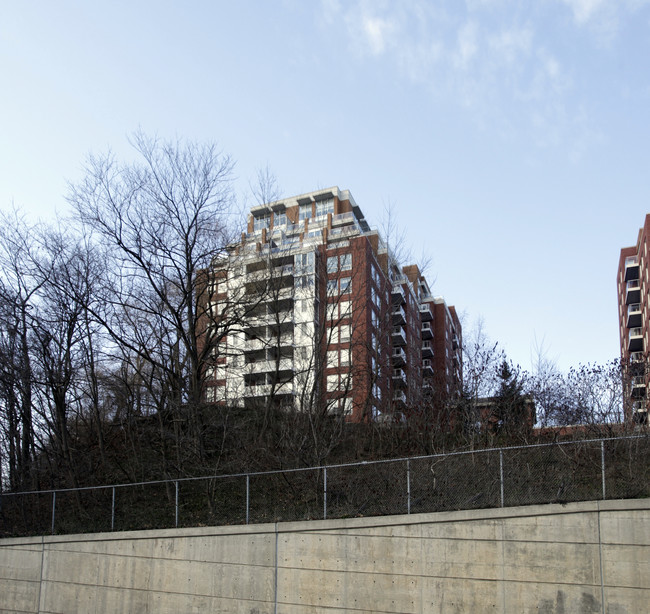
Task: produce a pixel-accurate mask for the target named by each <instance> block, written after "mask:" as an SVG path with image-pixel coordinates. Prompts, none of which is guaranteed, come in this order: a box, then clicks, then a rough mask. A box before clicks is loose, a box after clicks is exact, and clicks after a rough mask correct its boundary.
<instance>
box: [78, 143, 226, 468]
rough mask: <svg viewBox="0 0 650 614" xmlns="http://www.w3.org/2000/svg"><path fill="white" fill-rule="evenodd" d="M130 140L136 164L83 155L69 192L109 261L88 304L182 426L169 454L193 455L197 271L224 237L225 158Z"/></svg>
mask: <svg viewBox="0 0 650 614" xmlns="http://www.w3.org/2000/svg"><path fill="white" fill-rule="evenodd" d="M132 145H133V147H134V149H135V151H136V153H137V154H138V160H137V161H136V162H133V163H128V164H120V163H118V162H117V161H116V160H115V158H114V157H113V156H112V155H111V154H107V155H104V156H99V157H96V156H91V157H90V158H89V160H88V164H87V166H86V177H85V179H84V180H83V181H82V182H81V183H79V184H77V185H73V186H71V188H70V195H69V201H70V203H71V204H72V206H73V207H74V209H75V211H76V214H77V216H78V219H79V220H80V221H81V222H82V224H83V225H84V227H85V228H86V229H87V230H88V231H89V232H91V233H92V235H93V236H94V237H95V240H96V241H97V242H99V243H100V244H101V245H103V246H104V249H105V250H106V253H107V254H108V258H109V261H108V262H107V275H106V279H105V289H104V296H106V300H107V304H106V310H105V311H104V312H99V311H98V310H97V309H96V308H95V307H94V306H89V310H90V312H91V314H92V315H93V317H94V318H96V319H97V320H98V321H99V322H101V324H102V325H103V326H104V327H105V328H106V330H107V331H108V333H109V334H110V335H111V337H112V338H113V340H114V342H115V343H116V344H118V345H119V347H120V348H121V353H122V357H123V358H124V357H128V358H129V359H131V360H132V363H131V368H132V369H134V370H142V369H144V371H143V374H142V375H143V377H142V379H141V381H142V382H144V383H145V385H147V386H148V391H149V394H150V395H151V398H152V399H154V402H155V405H156V410H157V411H158V413H159V415H160V416H161V418H162V417H164V416H169V417H171V421H172V423H175V424H178V422H179V421H181V422H184V423H185V424H186V425H187V428H188V430H189V433H190V434H191V437H190V440H189V441H188V442H182V441H181V440H180V437H177V439H176V452H177V453H178V452H179V450H180V447H181V446H182V447H183V449H184V450H185V449H186V448H187V449H189V450H190V451H191V452H192V453H194V454H196V455H198V457H199V458H202V457H203V455H204V439H203V435H204V428H203V423H202V412H201V406H202V401H203V394H204V387H203V382H204V375H205V360H206V356H207V354H208V353H209V352H210V348H211V344H210V343H206V333H207V327H208V326H209V325H210V323H212V327H211V330H213V329H214V325H215V321H214V318H211V317H207V316H208V315H209V313H208V312H207V311H206V310H208V309H209V308H210V307H211V305H212V302H211V300H210V296H207V297H206V293H207V294H210V292H211V285H210V284H209V283H208V280H207V278H206V274H205V271H207V270H209V267H210V266H211V264H212V263H213V262H214V260H215V259H217V258H219V256H220V255H223V254H224V253H225V249H226V246H227V245H228V244H229V243H230V242H231V240H232V238H233V235H232V234H231V227H232V224H231V222H232V215H233V208H232V205H233V197H232V188H231V171H232V166H233V164H232V161H231V160H230V158H229V157H228V156H225V155H223V154H221V153H220V152H219V150H218V149H217V147H216V146H215V145H214V144H198V143H192V142H190V143H184V142H163V141H161V140H159V139H157V138H149V137H147V136H145V135H144V134H142V133H140V132H138V133H136V134H134V135H133V137H132ZM177 435H178V433H177ZM186 444H189V445H186ZM166 469H168V468H166ZM177 470H180V467H177Z"/></svg>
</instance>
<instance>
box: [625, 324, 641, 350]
mask: <svg viewBox="0 0 650 614" xmlns="http://www.w3.org/2000/svg"><path fill="white" fill-rule="evenodd" d="M627 349H628V351H630V352H643V329H642V328H640V327H638V328H631V329H630V333H629V336H628V342H627Z"/></svg>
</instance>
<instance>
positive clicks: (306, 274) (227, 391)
mask: <svg viewBox="0 0 650 614" xmlns="http://www.w3.org/2000/svg"><path fill="white" fill-rule="evenodd" d="M211 280H212V281H211V282H210V283H211V284H212V286H211V287H212V292H211V299H210V300H211V301H212V307H213V309H212V312H213V313H214V314H215V315H216V317H217V318H226V317H227V313H228V310H229V309H232V308H233V307H234V306H235V305H238V306H239V308H240V309H242V310H243V314H244V315H243V316H242V318H241V321H240V322H239V323H238V325H237V326H235V327H232V330H230V331H229V333H228V334H227V335H224V336H223V338H222V339H221V340H220V343H218V344H217V345H216V346H215V352H214V360H213V364H212V365H211V366H210V367H208V370H207V372H206V376H207V377H206V393H205V397H206V400H207V401H209V402H215V403H224V404H233V405H239V406H244V407H250V408H255V407H260V406H264V407H269V406H270V405H275V406H285V407H292V408H295V409H297V410H303V411H311V412H319V413H321V414H323V415H331V414H338V415H343V416H345V417H346V419H347V420H349V421H357V422H359V421H368V420H386V419H399V420H402V419H404V417H405V416H408V414H409V412H413V411H419V410H420V409H421V408H422V407H423V405H424V404H429V405H431V404H433V403H437V404H442V403H446V402H448V401H449V400H451V399H454V398H457V397H458V396H459V395H460V391H461V388H462V353H461V352H462V349H461V348H462V330H461V326H460V322H459V320H458V317H457V315H456V311H455V309H454V307H453V306H447V304H446V303H445V301H444V299H442V298H434V297H433V296H432V295H431V292H430V288H429V285H428V283H427V281H426V279H425V277H424V276H423V275H422V273H421V272H420V270H419V268H418V267H417V266H416V265H410V266H405V267H402V266H401V265H400V263H398V262H397V261H396V259H395V257H394V256H393V254H392V253H391V250H390V249H389V246H388V245H387V243H386V242H385V240H384V239H383V238H382V237H381V236H380V234H379V233H378V231H377V230H374V229H371V228H370V226H369V225H368V223H367V222H366V219H365V217H364V215H363V213H362V211H361V209H360V208H359V206H358V205H357V204H356V203H355V201H354V199H353V197H352V195H351V194H350V192H349V191H347V190H339V188H338V187H333V188H329V189H325V190H318V191H315V192H310V193H308V194H301V195H299V196H294V197H291V198H285V199H282V200H279V201H276V202H272V203H268V204H264V205H261V206H257V207H254V208H253V209H252V210H251V211H250V214H249V218H248V228H247V232H245V233H242V236H241V240H240V241H238V242H237V243H236V244H233V245H231V246H230V250H229V256H228V257H227V258H225V259H221V260H219V261H216V262H215V263H214V269H213V271H212V274H211Z"/></svg>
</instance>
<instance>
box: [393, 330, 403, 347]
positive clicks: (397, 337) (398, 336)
mask: <svg viewBox="0 0 650 614" xmlns="http://www.w3.org/2000/svg"><path fill="white" fill-rule="evenodd" d="M391 338H392V340H393V345H402V346H404V345H406V333H405V332H404V329H403V328H402V327H401V326H394V327H393V333H392V335H391Z"/></svg>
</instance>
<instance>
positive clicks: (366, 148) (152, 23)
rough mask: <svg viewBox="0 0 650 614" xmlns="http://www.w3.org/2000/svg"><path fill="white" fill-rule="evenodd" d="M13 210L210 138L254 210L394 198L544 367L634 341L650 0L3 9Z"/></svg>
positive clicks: (495, 328) (461, 299) (475, 312)
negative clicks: (319, 193)
mask: <svg viewBox="0 0 650 614" xmlns="http://www.w3.org/2000/svg"><path fill="white" fill-rule="evenodd" d="M0 74H1V75H2V81H1V87H2V96H1V97H0V139H1V140H0V143H1V145H0V207H1V208H3V209H7V208H9V207H11V205H12V203H14V204H15V205H16V206H19V207H21V208H23V209H24V210H25V211H26V212H27V213H28V214H29V215H30V216H31V217H32V218H36V217H46V218H47V217H50V216H51V215H52V213H53V211H55V210H58V211H59V212H61V213H65V210H66V203H65V198H64V196H65V193H66V182H67V181H75V180H78V179H79V178H80V177H81V174H82V171H81V168H82V164H83V161H84V158H85V157H86V155H87V154H88V153H89V152H93V151H94V152H103V151H106V150H107V149H108V148H111V149H113V151H114V152H115V153H116V154H117V155H118V156H123V157H126V156H130V155H131V154H130V151H129V146H128V141H127V136H128V134H129V133H131V132H133V131H134V130H135V129H137V128H138V127H141V128H142V129H143V130H144V131H145V132H147V133H150V134H158V135H159V136H162V137H171V138H175V137H186V138H190V139H204V140H211V141H217V142H218V143H219V145H220V147H221V148H222V149H223V151H224V152H227V153H229V154H230V155H231V156H232V157H233V158H234V160H235V161H236V175H237V183H236V187H237V190H238V194H239V196H240V198H241V201H242V202H245V198H246V195H245V194H246V191H247V188H248V184H249V181H251V180H252V179H253V178H254V176H255V174H256V172H257V169H258V168H260V167H264V166H266V165H268V166H269V168H270V169H271V170H272V171H273V173H274V174H275V175H276V176H277V178H278V182H279V185H280V186H281V188H282V191H283V193H284V195H287V196H288V195H292V194H298V193H302V192H308V191H312V190H315V189H318V188H321V187H328V186H331V185H338V186H340V187H341V188H343V189H350V190H351V191H352V194H353V195H354V197H355V199H356V201H357V203H358V204H359V205H360V206H361V208H362V209H363V211H364V213H365V214H366V217H367V218H368V220H369V223H370V224H371V225H375V226H380V225H381V222H382V219H383V218H384V217H385V210H386V208H387V207H388V206H391V207H392V209H393V211H394V215H395V217H397V218H398V221H399V224H400V226H401V228H402V230H403V231H404V233H405V236H406V237H407V238H408V242H409V247H410V249H411V251H412V253H413V255H414V256H415V258H419V257H420V255H421V254H426V255H427V256H428V257H429V259H430V264H429V267H428V269H427V274H428V278H429V280H430V281H431V282H432V285H433V291H434V293H435V294H440V295H443V296H445V298H446V299H447V301H448V302H449V303H450V304H455V305H456V306H457V308H458V310H459V311H460V312H461V313H465V318H466V327H469V326H470V325H471V323H472V322H473V321H474V320H475V319H476V318H478V317H482V318H483V319H484V323H485V328H486V329H487V332H488V334H489V335H490V337H491V338H492V339H494V340H498V341H499V342H500V344H501V345H502V347H503V348H504V349H505V350H506V351H507V353H508V356H509V357H510V358H511V359H512V360H514V361H515V362H516V363H519V364H521V365H522V366H523V367H529V366H530V360H531V349H532V348H533V347H534V346H535V345H542V346H544V348H545V349H546V351H547V354H548V356H549V357H550V358H553V359H556V361H557V363H558V364H559V366H560V367H562V368H568V367H569V366H571V365H576V364H578V363H586V362H593V361H595V362H603V361H605V360H608V359H610V358H615V357H616V356H617V354H618V329H617V315H616V291H615V273H616V266H617V261H618V254H619V250H620V248H621V247H623V246H626V245H630V244H633V243H634V242H635V241H636V235H637V231H638V228H639V227H640V226H641V225H642V223H643V219H644V216H645V214H646V212H648V211H650V172H649V171H650V117H649V111H650V2H648V1H644V0H539V1H538V2H522V1H518V0H465V1H462V0H440V1H433V0H430V1H425V0H400V2H383V1H382V0H375V1H372V2H371V1H362V0H349V1H344V0H338V1H337V0H323V1H317V0H313V1H311V2H308V1H305V0H300V1H299V0H267V1H262V0H258V1H256V2H253V1H248V2H247V1H240V2H231V1H229V2H225V1H224V2H222V1H217V0H215V1H211V2H208V1H198V0H194V1H193V0H185V1H183V2H180V1H175V2H171V1H163V0H158V1H156V2H153V1H136V2H134V1H133V0H130V1H128V2H124V1H122V0H111V2H108V1H94V2H82V1H77V2H72V1H65V0H57V2H49V1H46V0H42V1H30V0H26V1H24V2H10V1H9V0H0Z"/></svg>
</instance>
